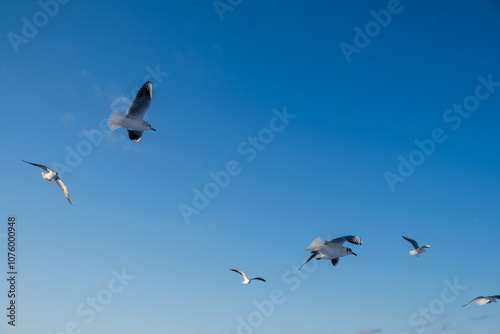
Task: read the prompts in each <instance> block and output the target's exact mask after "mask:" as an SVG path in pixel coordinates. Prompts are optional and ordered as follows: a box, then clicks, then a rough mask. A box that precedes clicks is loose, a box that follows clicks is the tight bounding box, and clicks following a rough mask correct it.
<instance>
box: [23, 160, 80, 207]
mask: <svg viewBox="0 0 500 334" xmlns="http://www.w3.org/2000/svg"><path fill="white" fill-rule="evenodd" d="M22 161H23V162H26V163H27V164H30V165H33V166H36V167H38V168H40V169H41V170H43V172H42V176H43V178H44V179H45V180H47V181H52V180H55V181H56V183H57V184H58V185H59V187H61V190H62V191H63V192H64V195H65V196H66V198H67V199H68V201H69V203H70V204H71V205H73V203H71V200H70V199H69V194H68V188H67V187H66V185H65V184H64V182H63V181H62V180H61V178H60V177H59V175H57V172H54V171H53V170H51V169H50V168H49V167H47V166H44V165H39V164H34V163H31V162H28V161H24V160H22ZM44 172H45V173H44Z"/></svg>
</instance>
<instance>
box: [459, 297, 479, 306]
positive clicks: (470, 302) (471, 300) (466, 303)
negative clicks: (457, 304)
mask: <svg viewBox="0 0 500 334" xmlns="http://www.w3.org/2000/svg"><path fill="white" fill-rule="evenodd" d="M483 298H484V297H483V296H479V297H476V298H474V299H473V300H471V301H469V302H467V303H466V304H464V305H462V307H464V306H467V305H469V304H470V303H472V302H473V301H475V300H478V299H483Z"/></svg>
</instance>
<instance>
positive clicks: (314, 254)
mask: <svg viewBox="0 0 500 334" xmlns="http://www.w3.org/2000/svg"><path fill="white" fill-rule="evenodd" d="M316 255H318V252H316V251H313V252H312V255H311V256H310V257H309V258H308V259H307V261H306V262H304V264H303V265H301V266H300V268H299V270H300V269H302V267H303V266H305V265H306V264H307V262H309V261H311V260H312V259H313V258H314V257H315V256H316Z"/></svg>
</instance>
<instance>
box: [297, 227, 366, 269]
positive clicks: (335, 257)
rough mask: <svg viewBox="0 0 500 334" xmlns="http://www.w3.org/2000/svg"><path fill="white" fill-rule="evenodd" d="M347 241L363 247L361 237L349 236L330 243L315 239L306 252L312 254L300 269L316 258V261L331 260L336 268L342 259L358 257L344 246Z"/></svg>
mask: <svg viewBox="0 0 500 334" xmlns="http://www.w3.org/2000/svg"><path fill="white" fill-rule="evenodd" d="M346 241H347V242H350V243H352V244H355V245H361V243H362V240H361V237H359V236H354V235H347V236H344V237H339V238H335V239H332V240H330V241H323V240H322V239H321V238H320V237H318V238H316V239H314V240H313V241H312V242H311V244H310V245H309V246H307V248H306V250H310V251H311V253H312V254H311V256H310V257H309V259H307V261H306V262H305V263H304V264H303V265H302V266H300V268H299V269H301V268H302V267H303V266H305V265H306V263H308V262H309V261H311V260H312V259H313V258H316V260H330V261H331V262H332V264H333V265H334V266H336V265H337V264H338V262H339V258H341V257H344V256H347V255H350V254H352V255H355V256H358V255H357V254H356V253H354V252H353V251H352V249H350V248H348V247H344V246H343V245H344V243H345V242H346Z"/></svg>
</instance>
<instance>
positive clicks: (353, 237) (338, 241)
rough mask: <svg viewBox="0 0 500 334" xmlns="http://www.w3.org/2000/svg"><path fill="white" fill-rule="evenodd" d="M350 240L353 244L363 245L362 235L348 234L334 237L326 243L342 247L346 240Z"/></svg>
mask: <svg viewBox="0 0 500 334" xmlns="http://www.w3.org/2000/svg"><path fill="white" fill-rule="evenodd" d="M346 241H347V242H350V243H351V244H355V245H361V243H362V240H361V237H358V236H357V235H346V236H344V237H339V238H335V239H332V240H330V241H328V242H326V243H325V244H327V245H329V246H331V247H340V246H342V245H343V244H344V242H346Z"/></svg>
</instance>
